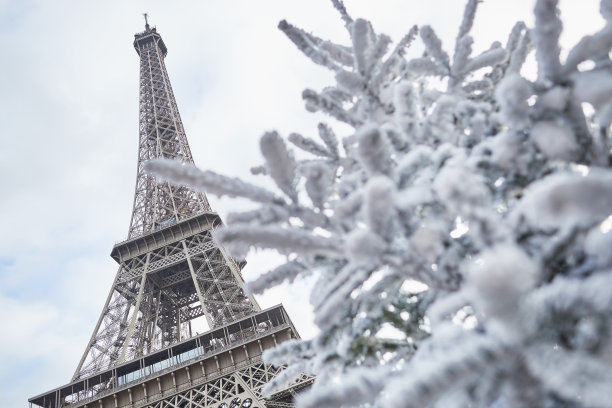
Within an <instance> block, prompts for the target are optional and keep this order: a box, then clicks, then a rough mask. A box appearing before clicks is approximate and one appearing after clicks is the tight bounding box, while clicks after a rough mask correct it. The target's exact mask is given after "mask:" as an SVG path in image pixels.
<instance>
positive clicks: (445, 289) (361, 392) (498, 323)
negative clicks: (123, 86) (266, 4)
mask: <svg viewBox="0 0 612 408" xmlns="http://www.w3.org/2000/svg"><path fill="white" fill-rule="evenodd" d="M333 3H334V6H335V8H336V9H337V10H338V11H339V12H340V18H341V19H342V21H343V23H344V25H345V27H346V28H347V32H348V34H349V35H350V42H349V43H348V44H346V45H340V44H335V43H332V42H329V41H325V40H322V39H320V38H318V37H316V36H314V35H312V34H309V33H307V32H306V31H304V30H302V29H299V28H297V27H295V26H293V25H291V24H289V23H287V22H283V23H281V30H282V31H283V32H284V33H285V34H286V35H287V36H288V37H289V38H290V40H291V41H293V42H294V44H296V46H297V47H298V49H300V50H301V51H302V52H303V53H304V54H305V55H306V57H307V58H309V59H310V60H311V61H313V62H314V63H316V64H319V65H321V66H323V67H325V68H327V69H329V70H330V72H331V73H332V75H331V76H330V78H333V80H334V82H335V83H333V84H332V85H330V86H327V87H325V88H324V89H322V90H321V91H315V90H310V89H307V90H305V91H304V93H303V95H302V97H303V99H304V101H305V104H306V109H307V110H308V111H311V112H320V113H323V114H325V115H327V117H328V118H330V120H332V123H328V122H321V123H319V124H318V126H317V131H318V135H319V138H320V139H321V141H322V143H321V142H320V141H319V140H315V139H313V138H310V137H307V136H302V135H298V134H290V135H289V136H288V140H289V142H290V143H291V146H288V144H286V143H285V141H284V139H283V136H281V135H280V134H279V133H276V132H269V133H266V134H264V135H263V137H262V139H261V150H262V155H263V159H264V165H263V166H261V167H259V169H260V171H259V173H260V174H263V175H267V176H268V177H269V178H271V179H272V181H273V182H274V184H275V185H276V187H278V190H279V191H280V192H282V193H283V194H280V193H279V194H278V195H277V193H275V192H273V191H270V190H268V189H264V188H262V187H258V186H255V185H253V184H250V183H245V182H242V181H239V180H235V179H231V178H228V177H224V176H220V175H217V174H214V173H210V172H200V171H199V170H195V169H191V168H185V166H181V165H170V164H168V163H161V164H160V163H153V164H151V165H150V166H151V167H150V169H151V170H154V171H155V172H156V174H159V175H162V176H164V177H166V178H167V179H170V180H171V181H173V182H179V183H181V182H182V183H188V184H190V185H194V186H196V187H197V188H198V189H201V190H206V191H207V192H210V193H215V194H220V195H223V194H226V195H232V196H237V197H247V198H250V199H251V200H252V201H254V202H255V203H256V204H257V205H259V206H260V207H259V208H258V209H256V210H250V211H245V212H244V213H240V214H233V215H232V216H231V217H230V220H231V222H230V225H229V226H228V227H226V228H225V229H222V230H219V231H218V232H217V239H218V241H219V242H220V243H221V244H223V245H224V246H226V247H227V248H228V249H229V250H230V252H231V253H232V254H234V255H235V256H238V257H244V256H246V255H247V253H248V252H249V251H252V250H257V249H273V250H276V251H277V252H279V253H280V254H282V255H284V256H285V258H286V262H285V263H284V264H281V265H280V266H278V267H277V268H275V269H272V270H270V271H268V272H266V273H264V274H262V275H261V277H260V278H258V279H256V280H255V281H253V282H252V283H251V284H250V288H251V290H252V291H254V292H257V293H259V292H261V291H263V290H266V289H267V288H270V287H271V286H274V285H277V284H279V283H281V282H285V281H289V282H291V281H294V280H296V279H299V278H300V277H304V276H308V277H309V279H313V280H314V281H315V283H314V286H313V289H312V291H311V293H310V302H311V304H312V307H313V309H314V311H315V323H316V324H317V325H318V326H319V328H320V329H321V332H320V334H319V335H317V336H316V337H315V338H314V339H312V340H310V341H293V342H286V343H283V344H281V345H280V346H279V347H278V348H276V349H275V350H272V351H267V352H266V354H265V355H264V360H265V361H266V362H267V363H270V364H275V365H287V367H288V368H287V369H286V370H285V371H284V372H283V374H282V375H281V376H279V377H277V379H276V380H275V381H274V382H272V383H271V384H270V385H269V386H268V388H267V389H266V390H267V392H273V390H275V389H279V387H281V388H282V387H283V386H286V385H287V384H289V383H290V382H291V380H292V379H293V378H297V377H298V376H299V375H300V374H301V373H308V374H313V375H315V376H316V379H315V382H314V384H313V386H312V387H311V388H310V389H308V390H306V391H305V392H303V393H301V394H300V395H299V396H298V398H297V406H298V407H319V406H335V407H341V406H392V407H396V406H402V407H415V408H416V407H419V408H420V407H432V408H433V407H444V408H448V407H455V406H456V407H464V406H470V407H474V408H507V407H553V406H555V407H556V406H559V407H561V406H563V407H570V406H571V407H575V408H583V407H584V408H587V407H605V406H609V401H610V397H611V396H610V391H609V390H610V389H612V382H611V380H610V379H611V377H610V375H609V374H608V371H609V370H607V367H608V366H609V363H610V362H612V338H611V336H610V333H612V320H611V319H610V318H609V316H610V315H611V313H612V292H610V287H611V286H612V272H611V271H610V268H612V255H611V254H612V251H610V248H611V247H612V169H610V167H611V165H610V160H609V157H608V156H609V154H610V148H609V146H611V143H612V140H610V139H611V137H610V134H609V133H610V132H609V129H608V127H607V126H608V125H609V123H610V121H612V71H610V69H609V67H610V66H612V60H610V58H609V56H608V53H609V50H610V46H612V28H611V27H612V26H606V27H604V28H603V29H602V30H599V31H598V32H596V33H595V34H593V35H592V36H590V37H584V38H583V40H581V41H579V42H578V43H577V45H576V46H575V47H574V48H573V49H572V50H571V51H570V53H569V54H567V55H568V57H567V60H565V61H562V60H561V59H560V55H562V52H561V48H560V45H559V36H560V34H561V29H562V23H561V20H560V17H559V13H558V10H557V1H555V0H538V1H537V2H536V7H535V21H536V23H535V27H533V28H530V27H527V26H526V25H525V24H524V23H522V22H519V23H517V24H516V25H515V26H514V28H513V29H512V32H511V33H510V35H509V37H508V41H507V42H506V45H505V46H504V45H502V43H501V42H497V41H495V42H493V44H492V45H491V47H489V48H488V49H487V50H485V51H483V52H481V53H480V54H477V55H475V56H474V55H473V49H472V48H473V47H474V44H476V42H475V41H473V38H472V37H471V28H472V26H473V24H474V18H477V16H476V17H475V14H476V9H477V6H478V3H479V2H478V1H476V0H470V1H468V2H467V7H466V9H465V13H464V16H463V20H462V22H461V23H460V25H459V29H458V35H457V38H456V43H455V44H454V48H453V51H454V52H453V53H452V59H451V57H449V53H448V52H447V51H446V50H445V49H444V47H443V46H442V41H441V40H440V38H439V37H438V35H437V34H436V32H435V31H434V28H433V27H432V26H422V27H420V29H418V32H419V34H420V41H419V45H420V46H421V50H417V51H416V52H413V53H412V55H409V54H410V53H409V51H411V50H408V49H407V48H408V46H409V45H410V44H411V43H412V41H413V40H414V39H415V37H416V33H417V29H416V28H412V29H410V30H409V32H408V33H407V34H406V35H405V36H404V37H403V38H402V40H401V41H400V42H399V43H398V44H397V45H396V47H395V48H394V49H392V51H388V50H390V49H391V48H390V45H391V43H390V39H389V37H388V36H386V35H384V34H378V33H376V32H375V31H374V28H373V26H372V24H371V23H370V22H369V21H367V20H365V19H353V18H352V17H351V16H350V15H349V14H348V12H347V10H346V9H345V8H344V5H343V4H342V2H340V1H339V0H334V1H333ZM610 10H612V2H610V1H608V0H605V1H604V2H602V13H603V14H604V15H605V16H607V17H610ZM532 41H533V44H532ZM532 45H535V51H536V60H537V64H538V73H539V75H538V78H537V79H535V80H528V79H526V78H525V76H524V75H523V73H522V69H521V68H522V66H523V63H524V62H525V60H526V59H527V56H528V54H529V52H530V51H531V50H532ZM423 48H424V50H425V52H424V53H423V52H422V49H423ZM563 55H565V53H563ZM584 61H592V62H593V64H591V65H585V64H584ZM578 66H580V70H578ZM334 121H335V122H334ZM338 122H340V123H338ZM292 149H297V151H296V152H294V151H293V150H292ZM268 184H269V183H268Z"/></svg>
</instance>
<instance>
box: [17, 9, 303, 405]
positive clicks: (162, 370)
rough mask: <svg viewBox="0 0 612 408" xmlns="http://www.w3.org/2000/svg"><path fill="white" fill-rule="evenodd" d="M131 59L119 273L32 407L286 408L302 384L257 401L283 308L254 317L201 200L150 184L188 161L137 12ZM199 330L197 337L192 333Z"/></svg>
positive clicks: (293, 334) (156, 40) (156, 43)
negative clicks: (133, 156)
mask: <svg viewBox="0 0 612 408" xmlns="http://www.w3.org/2000/svg"><path fill="white" fill-rule="evenodd" d="M145 23H146V25H145V31H144V32H141V33H138V34H136V35H135V39H134V48H135V49H136V52H137V53H138V55H139V57H140V117H139V149H138V169H137V177H136V192H135V195H134V210H133V213H132V220H131V223H130V229H129V235H128V239H127V240H126V241H124V242H121V243H118V244H116V245H115V246H114V247H113V249H112V251H111V257H112V258H113V259H114V260H115V261H117V263H118V264H119V270H118V272H117V275H116V277H115V281H114V283H113V286H112V288H111V290H110V293H109V295H108V298H107V299H106V303H105V304H104V308H103V311H102V314H101V316H100V318H99V320H98V322H97V324H96V326H95V329H94V332H93V334H92V336H91V339H90V340H89V343H88V344H87V347H86V349H85V353H84V354H83V357H82V358H81V360H80V361H79V364H78V366H77V369H76V371H75V373H74V375H73V377H72V380H71V381H70V383H69V384H66V385H64V386H61V387H58V388H56V389H54V390H51V391H48V392H45V393H43V394H40V395H38V396H36V397H33V398H30V399H29V402H30V408H32V407H34V406H39V407H44V408H61V407H74V408H77V407H87V408H111V407H112V408H118V407H130V408H138V407H152V408H170V407H172V408H179V407H180V408H196V407H197V408H205V407H214V408H261V407H292V406H293V404H292V402H291V401H292V400H293V395H294V393H295V392H297V391H298V390H300V389H301V388H304V387H306V386H308V385H309V382H310V381H309V378H308V377H306V376H304V377H303V378H301V379H300V380H298V381H297V382H296V383H294V384H293V385H292V386H291V387H290V388H288V389H287V390H285V391H281V392H277V393H276V394H274V395H272V396H271V397H269V398H267V399H265V398H264V397H263V396H262V393H261V388H262V387H263V386H264V385H265V383H266V382H268V381H269V380H271V379H272V378H273V377H274V376H275V375H277V374H278V372H280V370H281V369H282V368H281V367H271V366H266V365H264V364H263V363H262V360H261V355H262V353H263V352H264V350H266V349H268V348H271V347H274V346H275V345H277V344H278V343H280V342H282V341H285V340H288V339H295V338H299V335H298V333H297V331H296V329H295V327H294V326H293V323H292V322H291V320H290V319H289V316H288V315H287V313H286V311H285V310H284V308H283V306H282V305H278V306H275V307H272V308H269V309H266V310H261V308H260V307H259V305H258V304H257V301H256V300H255V299H254V298H253V296H251V295H250V294H248V293H247V292H246V291H245V285H244V280H243V277H242V273H241V269H242V267H243V266H244V262H239V263H237V262H235V261H234V260H233V259H232V258H231V257H230V256H228V254H227V253H226V252H225V251H224V249H223V247H221V246H220V245H218V244H217V243H215V242H214V241H213V239H212V236H211V233H212V231H213V230H214V229H215V227H217V226H219V225H221V219H220V218H219V216H218V215H217V214H216V213H215V212H213V211H212V210H211V208H210V205H209V203H208V200H207V199H206V196H205V195H204V194H202V193H198V192H194V191H192V190H190V189H189V188H187V187H182V186H174V185H170V184H169V183H157V182H156V181H155V180H154V179H153V178H152V177H151V176H149V175H148V174H146V173H145V172H144V170H143V164H144V163H145V162H146V161H147V160H150V159H154V158H160V157H164V158H171V159H175V160H181V161H183V162H184V163H187V164H193V158H192V156H191V152H190V150H189V145H188V143H187V137H186V135H185V131H184V129H183V124H182V122H181V118H180V115H179V112H178V108H177V104H176V101H175V98H174V94H173V92H172V87H171V86H170V80H169V77H168V73H167V71H166V67H165V64H164V58H165V57H166V54H167V48H166V45H165V44H164V41H163V40H162V38H161V36H160V35H159V34H158V33H157V30H156V28H155V27H153V28H151V27H150V26H149V23H148V21H147V20H146V15H145ZM204 323H205V324H206V325H207V327H208V331H206V332H204V333H202V334H199V333H198V332H197V331H196V330H197V328H198V327H205V326H204Z"/></svg>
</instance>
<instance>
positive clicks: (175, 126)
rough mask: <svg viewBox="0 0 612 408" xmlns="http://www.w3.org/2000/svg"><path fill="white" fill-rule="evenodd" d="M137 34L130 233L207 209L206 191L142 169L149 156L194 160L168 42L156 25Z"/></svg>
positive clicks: (174, 220) (131, 234) (140, 232)
mask: <svg viewBox="0 0 612 408" xmlns="http://www.w3.org/2000/svg"><path fill="white" fill-rule="evenodd" d="M135 37H136V38H135V40H134V48H136V52H138V55H139V56H140V126H139V149H138V170H137V175H136V192H135V194H134V210H133V212H132V221H131V223H130V231H129V237H130V238H132V237H135V236H138V235H142V234H146V233H147V232H150V231H153V230H155V229H157V228H162V227H163V226H165V225H168V224H171V223H174V222H177V221H179V220H181V219H184V218H186V217H189V216H191V215H194V214H198V213H200V212H203V211H210V210H211V209H210V205H209V204H208V200H207V199H206V196H205V195H204V194H201V193H196V192H194V191H192V190H190V189H189V188H186V187H177V186H173V185H170V184H169V183H157V182H156V181H155V180H154V178H153V177H151V176H149V175H148V174H146V173H145V171H144V169H143V164H144V163H145V162H146V161H147V160H151V159H156V158H162V157H163V158H169V159H174V160H180V161H183V162H184V163H187V164H193V158H192V156H191V151H190V149H189V144H188V143H187V136H186V135H185V130H184V129H183V123H182V121H181V116H180V115H179V111H178V107H177V105H176V100H175V99H174V93H173V92H172V86H171V85H170V78H169V77H168V72H167V71H166V66H165V64H164V58H165V57H166V54H167V52H168V50H167V48H166V45H165V44H164V41H163V40H162V38H161V36H160V35H159V34H158V33H157V31H156V29H155V28H153V29H151V28H148V29H147V30H146V31H144V32H143V33H140V34H136V36H135Z"/></svg>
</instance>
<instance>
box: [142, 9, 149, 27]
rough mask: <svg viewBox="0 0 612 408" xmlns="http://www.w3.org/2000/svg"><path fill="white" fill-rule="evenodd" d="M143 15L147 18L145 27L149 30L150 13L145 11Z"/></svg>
mask: <svg viewBox="0 0 612 408" xmlns="http://www.w3.org/2000/svg"><path fill="white" fill-rule="evenodd" d="M143 16H144V18H145V29H146V30H147V31H149V19H148V17H149V15H148V14H147V13H143Z"/></svg>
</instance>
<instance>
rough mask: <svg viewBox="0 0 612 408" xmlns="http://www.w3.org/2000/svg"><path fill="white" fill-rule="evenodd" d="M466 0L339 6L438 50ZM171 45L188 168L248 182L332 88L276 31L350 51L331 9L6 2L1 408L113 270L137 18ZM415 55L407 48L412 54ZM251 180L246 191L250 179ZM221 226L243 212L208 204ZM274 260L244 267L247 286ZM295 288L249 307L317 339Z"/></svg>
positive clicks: (60, 354)
mask: <svg viewBox="0 0 612 408" xmlns="http://www.w3.org/2000/svg"><path fill="white" fill-rule="evenodd" d="M463 3H464V2H463V1H460V0H428V1H423V0H403V1H400V0H376V1H374V0H346V6H347V8H348V10H349V12H350V13H351V14H352V15H353V17H368V18H369V19H370V20H371V21H372V22H373V24H374V28H375V30H376V31H377V32H385V33H387V34H389V35H391V37H392V38H393V39H394V40H396V41H397V40H398V39H399V38H401V36H403V35H404V34H405V33H406V32H407V31H408V30H409V28H410V27H411V26H412V25H413V24H419V25H424V24H431V25H433V27H434V28H435V29H436V30H437V31H438V33H439V35H440V36H441V38H442V40H443V43H444V45H445V47H446V49H447V50H450V49H452V47H453V45H454V43H453V38H454V36H455V35H456V31H457V27H458V24H459V22H460V19H461V15H462V8H463ZM561 4H562V6H563V9H562V12H563V16H564V17H566V28H567V30H566V32H565V34H564V37H563V41H564V43H566V44H574V43H575V42H576V41H577V40H578V38H579V37H578V35H579V34H580V33H592V32H593V31H594V30H596V29H597V28H599V27H600V26H602V24H603V21H602V20H601V19H600V18H599V17H598V15H597V9H598V5H597V1H596V0H588V1H587V0H580V1H578V0H565V1H562V2H561ZM532 7H533V1H532V0H487V1H485V2H484V3H483V4H482V5H481V7H480V10H479V13H478V16H477V22H476V25H475V28H474V33H475V37H476V43H475V48H476V49H477V50H483V49H485V48H488V46H489V45H490V43H491V42H492V41H494V40H501V41H504V42H505V40H506V38H507V35H508V33H509V31H510V29H511V27H512V25H513V24H514V22H515V21H516V20H519V19H523V20H524V21H526V22H527V24H528V25H530V26H531V25H532V20H533V19H532V13H531V10H532ZM145 11H146V12H148V13H149V15H150V22H151V24H152V25H155V26H157V29H158V32H159V33H160V34H161V35H162V36H163V38H164V41H165V43H166V45H167V46H168V50H169V52H168V56H167V58H166V65H167V68H168V72H169V75H170V78H171V81H172V84H173V88H174V91H175V96H176V99H177V102H178V105H179V109H180V112H181V116H182V119H183V123H184V125H185V129H186V132H187V136H188V139H189V142H190V144H191V149H192V152H193V156H194V158H195V161H196V163H197V164H198V165H199V166H200V167H204V168H208V169H212V170H215V171H218V172H221V173H225V174H228V175H232V176H235V175H238V176H244V177H251V176H249V168H250V167H251V166H255V165H258V164H260V157H259V153H258V147H257V146H258V138H259V136H260V135H261V134H262V133H263V132H264V131H266V130H271V129H276V130H278V131H280V132H281V133H282V134H283V135H287V134H288V133H289V132H291V131H299V132H301V133H304V134H313V133H314V132H315V131H316V124H317V122H318V121H321V120H323V119H325V118H324V117H322V116H318V115H313V114H309V113H307V112H305V110H304V109H303V103H302V101H301V97H300V95H301V91H302V89H303V88H306V87H309V88H314V89H317V90H318V89H321V88H322V87H323V86H325V85H326V84H328V83H330V81H331V79H332V77H331V75H330V74H329V73H328V72H327V71H326V70H325V69H324V68H321V67H318V66H315V65H313V64H312V63H311V62H309V61H308V60H307V59H306V58H305V57H304V56H303V55H301V54H300V53H299V51H298V50H297V49H296V48H295V47H294V46H293V44H291V43H290V42H289V40H288V39H287V38H286V37H285V36H284V35H283V34H282V33H281V32H280V31H279V30H278V29H277V28H276V26H277V24H278V22H279V21H280V20H281V19H287V20H289V21H290V22H292V23H294V24H296V25H298V26H300V27H303V28H305V29H307V30H308V31H312V32H313V33H315V34H317V35H318V36H320V37H323V38H328V39H332V40H334V41H338V42H342V43H345V44H348V36H347V33H346V31H345V29H344V26H343V24H342V21H341V20H340V18H339V16H338V14H337V12H336V11H335V10H334V9H333V7H332V6H331V2H330V1H329V0H309V1H297V0H259V1H253V0H232V1H212V0H208V1H203V0H200V1H173V2H169V1H142V0H140V1H130V2H127V1H121V0H111V1H109V0H107V1H93V0H82V1H67V0H53V1H50V0H0V49H1V50H2V56H1V57H0V58H1V60H0V95H1V98H0V192H1V193H0V194H1V195H0V212H1V213H2V214H3V217H2V221H1V223H0V232H2V233H1V234H0V324H1V325H2V328H1V329H0V333H1V334H2V335H1V336H0V406H1V407H19V406H26V401H27V398H28V397H31V396H34V395H36V394H39V393H41V392H44V391H47V390H49V389H51V388H54V387H56V386H59V385H62V384H65V383H67V382H68V381H69V380H70V378H71V376H72V373H73V371H74V369H75V367H76V365H77V363H78V361H79V358H80V356H81V354H82V353H83V351H84V348H85V345H86V343H87V341H88V339H89V337H90V335H91V331H92V330H93V328H94V326H95V323H96V321H97V319H98V316H99V315H100V313H101V311H102V306H103V304H104V301H105V298H106V295H107V294H108V290H109V289H110V286H111V284H112V280H113V278H114V275H115V273H116V271H117V265H116V264H115V262H114V261H113V260H112V259H111V258H110V256H109V253H110V250H111V248H112V246H113V245H114V243H115V242H118V241H122V240H124V239H125V238H126V237H127V231H128V226H129V221H130V215H131V211H132V200H133V193H134V182H135V177H136V153H137V152H136V149H137V140H138V68H139V66H138V63H139V62H138V56H137V54H136V52H135V51H134V49H133V47H132V41H133V38H134V37H133V35H134V33H136V32H139V31H142V30H143V25H144V22H143V18H142V13H143V12H145ZM415 52H416V51H415ZM255 180H256V179H255ZM209 198H210V201H211V204H212V206H213V208H214V209H215V210H216V211H218V212H219V213H220V214H221V215H222V216H225V214H227V212H228V211H230V210H232V209H236V208H239V206H240V205H242V204H241V203H233V202H230V201H228V200H218V199H216V198H215V197H209ZM272 262H274V261H273V258H271V257H270V256H267V255H265V254H264V256H262V255H261V254H260V255H257V254H256V256H251V257H249V265H247V267H246V269H245V271H244V272H245V276H246V278H247V279H250V278H252V277H253V276H256V275H257V274H258V273H260V272H263V271H265V270H267V269H268V268H269V267H270V266H272V265H267V263H272ZM304 287H305V284H304V283H298V284H297V287H293V288H282V289H280V290H275V291H271V292H269V293H267V294H265V295H264V296H261V297H258V299H259V301H260V303H261V304H262V306H263V307H267V306H272V305H274V304H277V303H280V302H283V303H284V304H285V306H286V307H287V309H288V310H289V313H290V315H291V317H292V319H293V321H294V323H295V324H296V326H297V328H298V330H299V331H300V332H301V334H302V335H303V336H304V337H310V336H312V335H313V334H314V333H315V330H316V329H315V327H314V326H313V324H312V322H311V319H310V308H309V305H308V302H307V298H306V297H304V295H303V293H304V292H305V290H304Z"/></svg>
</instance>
